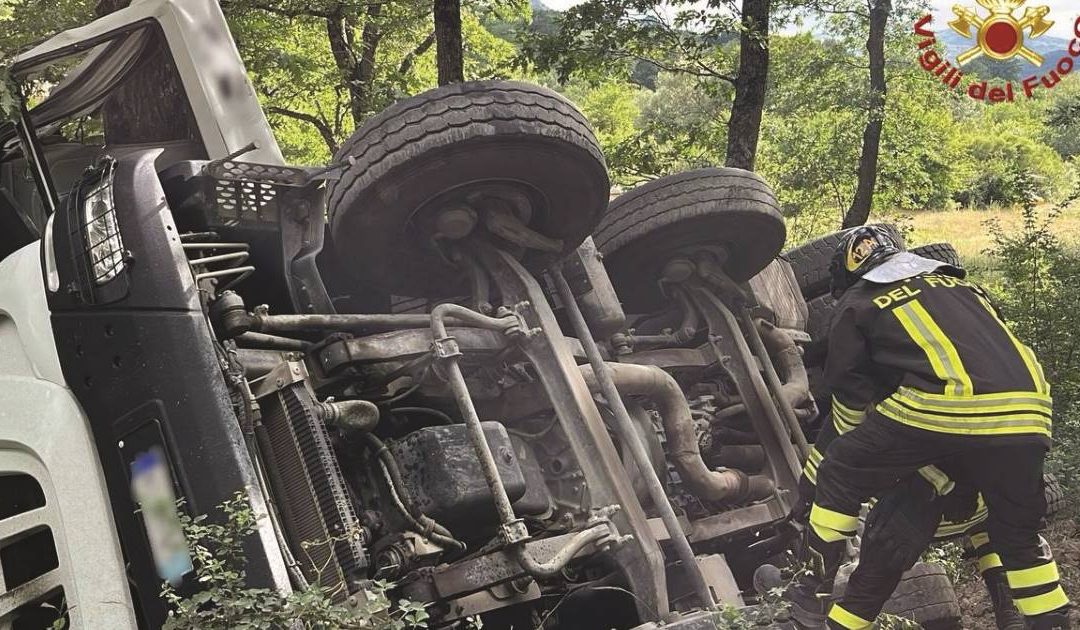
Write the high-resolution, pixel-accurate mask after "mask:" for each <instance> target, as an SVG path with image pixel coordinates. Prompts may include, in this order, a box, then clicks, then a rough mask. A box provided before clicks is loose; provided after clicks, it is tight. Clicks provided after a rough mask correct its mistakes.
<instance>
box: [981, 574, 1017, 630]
mask: <svg viewBox="0 0 1080 630" xmlns="http://www.w3.org/2000/svg"><path fill="white" fill-rule="evenodd" d="M983 582H984V583H985V584H986V590H987V592H989V593H990V603H991V604H993V606H994V621H995V622H996V624H997V628H998V630H1024V616H1023V615H1022V614H1020V611H1019V610H1017V609H1016V605H1015V604H1013V600H1012V593H1011V592H1010V591H1009V583H1008V581H1007V580H1006V579H1005V571H1004V570H1003V569H1000V568H999V569H996V570H993V569H991V570H989V571H987V572H986V573H983Z"/></svg>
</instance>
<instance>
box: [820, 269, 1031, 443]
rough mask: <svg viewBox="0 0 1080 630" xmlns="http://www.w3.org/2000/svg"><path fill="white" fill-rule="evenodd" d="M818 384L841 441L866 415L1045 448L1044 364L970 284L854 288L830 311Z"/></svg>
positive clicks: (933, 277) (925, 281)
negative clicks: (826, 393) (827, 392)
mask: <svg viewBox="0 0 1080 630" xmlns="http://www.w3.org/2000/svg"><path fill="white" fill-rule="evenodd" d="M825 377H826V381H827V383H828V386H829V388H830V389H831V391H832V393H833V418H834V422H835V423H836V429H837V432H838V433H840V434H843V433H844V432H846V431H847V430H849V429H851V428H853V427H854V426H855V425H857V424H859V423H860V422H861V421H862V419H863V417H864V414H865V412H866V411H867V410H873V411H875V412H876V413H877V414H880V415H881V416H883V417H885V418H889V419H891V420H894V421H896V422H899V423H901V424H904V425H908V426H910V427H914V428H917V429H921V430H925V431H933V432H938V433H947V434H954V435H964V436H972V437H977V438H979V439H993V438H1006V439H1009V440H1010V441H1028V440H1035V441H1039V442H1042V443H1044V444H1046V445H1049V439H1050V429H1051V410H1052V403H1051V398H1050V387H1049V385H1048V384H1047V383H1046V379H1045V378H1044V376H1043V371H1042V367H1041V366H1040V365H1039V362H1038V360H1037V359H1036V358H1035V354H1034V353H1033V352H1032V351H1031V349H1030V348H1028V347H1027V346H1026V345H1024V344H1023V343H1022V342H1021V341H1020V340H1019V339H1017V338H1016V336H1015V335H1014V334H1013V333H1012V331H1011V330H1010V329H1009V327H1008V326H1007V325H1006V324H1005V322H1004V321H1003V320H1002V318H1001V316H1000V315H999V314H998V312H997V310H996V309H995V307H994V306H993V305H992V304H991V303H990V301H989V299H988V298H987V296H986V293H985V291H983V290H982V289H981V288H980V287H978V286H977V285H975V284H973V283H971V282H966V281H964V280H960V279H957V278H954V277H951V276H946V275H938V274H925V275H921V276H916V277H914V278H911V279H909V280H904V281H902V282H896V283H893V284H875V283H872V282H869V281H866V280H862V281H860V282H858V283H856V284H855V285H854V286H852V287H851V288H850V289H848V291H847V292H845V293H844V295H843V296H842V297H841V298H840V300H839V302H838V303H837V305H836V310H835V312H834V315H833V322H832V330H831V332H830V337H829V354H828V357H827V362H826V368H825ZM994 441H997V440H994Z"/></svg>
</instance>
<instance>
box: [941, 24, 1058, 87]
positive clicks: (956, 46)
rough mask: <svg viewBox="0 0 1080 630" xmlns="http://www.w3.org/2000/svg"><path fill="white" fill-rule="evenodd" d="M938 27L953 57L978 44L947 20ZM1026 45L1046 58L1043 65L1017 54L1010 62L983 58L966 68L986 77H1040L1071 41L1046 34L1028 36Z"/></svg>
mask: <svg viewBox="0 0 1080 630" xmlns="http://www.w3.org/2000/svg"><path fill="white" fill-rule="evenodd" d="M935 26H938V29H937V31H936V33H935V34H936V35H937V38H938V41H939V42H941V44H942V45H943V46H944V47H945V52H946V54H947V55H948V56H949V58H951V59H955V58H956V56H957V55H959V54H960V53H962V52H964V51H966V50H968V49H969V48H971V47H972V46H974V45H975V39H974V37H973V38H971V39H965V38H963V37H961V36H960V35H958V34H957V33H956V32H954V31H953V30H952V29H951V28H949V27H948V26H947V25H946V24H944V23H941V24H938V23H936V22H935ZM973 34H974V31H973ZM1026 45H1027V47H1028V48H1030V49H1031V50H1034V51H1035V52H1037V53H1039V54H1040V55H1042V56H1043V58H1044V59H1045V61H1044V62H1043V64H1042V66H1041V67H1039V68H1036V67H1035V66H1033V65H1031V64H1030V63H1028V62H1027V61H1025V60H1023V59H1021V58H1020V57H1015V58H1013V59H1010V60H1009V61H994V60H992V59H986V58H980V59H978V60H976V61H973V62H971V63H970V64H967V66H966V67H965V70H966V71H967V72H968V73H969V74H978V75H980V76H983V77H985V78H991V77H993V78H1000V79H1013V80H1020V79H1024V78H1025V77H1030V76H1032V75H1039V76H1041V75H1043V74H1046V73H1047V72H1050V70H1052V69H1053V67H1054V65H1056V64H1057V62H1058V60H1059V59H1061V57H1062V55H1065V54H1067V50H1068V48H1069V40H1067V39H1062V38H1060V37H1050V36H1049V35H1043V36H1042V37H1039V38H1037V39H1029V40H1028V41H1027V42H1026Z"/></svg>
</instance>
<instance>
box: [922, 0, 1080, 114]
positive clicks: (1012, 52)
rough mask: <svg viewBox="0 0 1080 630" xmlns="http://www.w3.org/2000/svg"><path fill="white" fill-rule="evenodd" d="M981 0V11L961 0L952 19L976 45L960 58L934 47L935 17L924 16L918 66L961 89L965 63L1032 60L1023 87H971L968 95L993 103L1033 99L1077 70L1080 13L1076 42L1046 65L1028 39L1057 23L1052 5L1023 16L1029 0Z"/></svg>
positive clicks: (980, 84) (1002, 84)
mask: <svg viewBox="0 0 1080 630" xmlns="http://www.w3.org/2000/svg"><path fill="white" fill-rule="evenodd" d="M976 2H977V3H978V5H979V7H981V9H976V8H972V7H967V6H963V5H959V4H958V5H955V6H953V9H952V10H953V14H955V16H956V17H955V18H954V19H953V20H951V21H949V28H950V29H952V30H953V31H954V32H955V33H957V34H959V35H960V36H961V37H963V38H965V39H967V40H970V43H971V47H970V48H968V49H967V50H965V51H963V52H961V53H960V54H958V55H957V56H956V59H946V58H944V56H943V55H942V54H941V53H940V52H938V50H937V49H936V48H935V47H934V45H935V44H936V43H937V41H938V40H937V37H936V36H935V35H934V31H932V30H930V29H929V28H928V27H929V26H930V23H931V21H932V20H933V16H931V15H929V14H927V15H924V16H923V17H921V18H920V19H919V21H918V22H916V23H915V34H916V35H917V36H919V37H920V38H922V39H921V40H919V44H918V46H919V50H920V51H921V52H920V53H919V65H920V66H922V68H923V69H924V70H926V71H927V72H929V73H930V74H932V75H934V76H936V77H938V78H939V79H940V81H941V82H942V83H943V84H944V85H945V86H946V87H948V88H949V89H951V90H956V89H959V88H960V84H961V79H962V78H963V77H964V66H966V65H968V64H969V63H971V62H972V61H974V60H976V59H979V58H986V59H990V60H993V61H1009V60H1011V59H1014V58H1020V59H1022V60H1023V61H1025V62H1027V63H1026V64H1025V67H1029V64H1030V68H1031V71H1032V74H1031V75H1030V76H1027V77H1025V78H1024V79H1022V80H1018V85H1014V84H1013V81H1004V82H1000V83H997V84H992V83H991V82H989V81H974V82H972V83H970V84H969V85H968V86H967V90H966V92H967V95H968V96H969V97H971V98H973V99H975V100H977V101H986V102H990V103H1004V102H1010V103H1011V102H1014V101H1015V100H1016V99H1017V98H1021V97H1022V98H1031V97H1033V96H1034V95H1035V93H1036V91H1038V90H1039V89H1047V90H1050V89H1053V88H1054V87H1056V86H1057V85H1058V84H1059V83H1060V82H1061V80H1062V79H1063V78H1065V76H1066V75H1068V74H1069V73H1071V72H1072V71H1073V68H1074V66H1075V65H1076V63H1077V59H1078V58H1080V17H1077V18H1076V21H1075V22H1074V24H1073V35H1074V37H1073V39H1072V41H1071V42H1069V45H1068V46H1067V47H1066V48H1065V50H1063V51H1062V53H1061V57H1060V58H1059V59H1058V60H1057V63H1054V64H1051V65H1050V66H1049V67H1047V66H1046V65H1045V64H1046V58H1045V57H1044V56H1043V55H1041V54H1039V53H1038V52H1036V51H1035V50H1033V49H1032V48H1030V47H1029V46H1028V43H1029V42H1030V41H1032V40H1035V39H1038V38H1039V37H1041V36H1043V35H1045V34H1046V32H1047V31H1049V30H1050V29H1051V28H1052V27H1053V26H1054V21H1052V20H1050V19H1048V16H1049V15H1050V7H1047V6H1029V7H1025V8H1024V11H1023V13H1022V14H1018V12H1019V9H1020V8H1021V7H1023V6H1024V4H1026V2H1027V0H976ZM1051 59H1053V57H1051Z"/></svg>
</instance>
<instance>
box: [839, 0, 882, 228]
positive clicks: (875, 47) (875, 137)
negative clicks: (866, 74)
mask: <svg viewBox="0 0 1080 630" xmlns="http://www.w3.org/2000/svg"><path fill="white" fill-rule="evenodd" d="M870 2H871V6H870V33H869V35H867V37H866V52H867V55H868V57H869V60H870V102H869V105H870V111H869V112H868V115H867V119H866V128H865V129H864V130H863V144H862V155H861V156H859V184H858V187H857V188H856V189H855V198H854V199H852V200H851V207H850V208H848V211H847V214H846V215H844V225H843V227H845V228H850V227H855V226H857V225H862V224H864V223H866V221H867V219H869V218H870V210H871V208H872V207H873V204H874V187H875V186H876V185H877V168H878V154H879V152H880V150H881V128H882V125H883V124H884V122H885V95H886V92H887V90H888V85H887V84H886V81H885V27H886V26H887V25H888V22H889V13H891V12H892V3H891V2H890V0H870Z"/></svg>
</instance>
